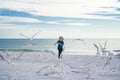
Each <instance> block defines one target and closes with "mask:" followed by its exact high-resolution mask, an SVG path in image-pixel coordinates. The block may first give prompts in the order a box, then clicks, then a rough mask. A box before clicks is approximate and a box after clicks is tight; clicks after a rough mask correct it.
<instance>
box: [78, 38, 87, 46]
mask: <svg viewBox="0 0 120 80" xmlns="http://www.w3.org/2000/svg"><path fill="white" fill-rule="evenodd" d="M76 40H80V41H81V42H82V43H83V44H84V45H85V46H86V43H85V42H84V41H83V40H82V39H76Z"/></svg>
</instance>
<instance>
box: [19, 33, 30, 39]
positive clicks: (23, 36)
mask: <svg viewBox="0 0 120 80" xmlns="http://www.w3.org/2000/svg"><path fill="white" fill-rule="evenodd" d="M20 35H21V36H23V37H26V38H27V39H30V38H29V37H28V36H26V35H24V34H22V33H20Z"/></svg>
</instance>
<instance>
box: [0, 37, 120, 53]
mask: <svg viewBox="0 0 120 80" xmlns="http://www.w3.org/2000/svg"><path fill="white" fill-rule="evenodd" d="M57 41H58V39H33V40H29V39H0V50H7V49H9V50H20V49H30V50H39V51H46V50H49V51H53V52H56V53H57V45H56V46H54V43H55V42H57ZM64 43H65V45H64V51H63V53H67V54H88V55H91V54H96V50H97V49H96V47H95V46H94V43H99V44H101V46H102V47H105V48H106V49H107V50H120V38H99V39H95V38H87V39H65V40H64Z"/></svg>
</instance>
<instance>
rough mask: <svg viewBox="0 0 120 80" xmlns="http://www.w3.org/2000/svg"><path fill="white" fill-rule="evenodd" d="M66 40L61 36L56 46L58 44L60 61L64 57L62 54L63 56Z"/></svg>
mask: <svg viewBox="0 0 120 80" xmlns="http://www.w3.org/2000/svg"><path fill="white" fill-rule="evenodd" d="M63 40H64V38H63V37H62V36H60V37H59V40H58V41H57V42H55V44H54V46H55V45H56V44H58V58H59V59H61V58H62V56H61V54H62V51H63V46H64V41H63Z"/></svg>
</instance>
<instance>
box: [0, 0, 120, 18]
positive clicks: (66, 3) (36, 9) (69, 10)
mask: <svg viewBox="0 0 120 80" xmlns="http://www.w3.org/2000/svg"><path fill="white" fill-rule="evenodd" d="M0 3H1V5H0V8H8V9H12V10H17V11H24V12H28V13H30V14H34V15H42V16H58V17H73V18H92V19H115V17H112V16H101V15H90V14H88V13H91V14H92V13H96V12H107V13H114V14H118V13H120V11H118V10H115V9H113V8H119V7H120V3H119V2H118V0H109V1H108V0H20V1H19V0H10V1H9V0H6V1H5V0H1V1H0ZM105 7H113V8H105Z"/></svg>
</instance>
